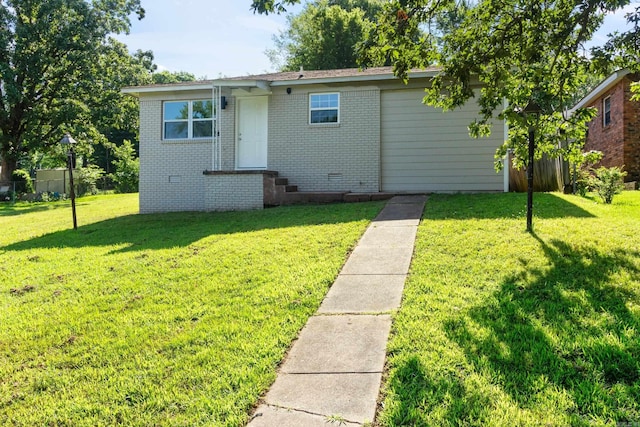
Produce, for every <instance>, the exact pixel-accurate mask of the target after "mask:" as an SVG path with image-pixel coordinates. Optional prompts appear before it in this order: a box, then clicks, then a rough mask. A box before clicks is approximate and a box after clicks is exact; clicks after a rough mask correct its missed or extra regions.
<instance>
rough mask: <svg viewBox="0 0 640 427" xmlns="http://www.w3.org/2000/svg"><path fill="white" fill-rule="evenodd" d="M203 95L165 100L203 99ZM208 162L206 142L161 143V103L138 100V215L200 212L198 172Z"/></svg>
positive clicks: (200, 177)
mask: <svg viewBox="0 0 640 427" xmlns="http://www.w3.org/2000/svg"><path fill="white" fill-rule="evenodd" d="M207 94H210V92H208V93H207V92H205V93H201V94H193V93H191V94H176V95H173V96H171V97H170V98H168V99H185V100H190V99H206V96H207ZM209 96H210V95H209ZM165 97H167V96H166V95H165ZM211 159H212V141H211V140H210V139H205V140H178V141H163V140H162V100H160V99H154V98H150V99H149V98H145V97H142V98H141V99H140V213H151V212H168V211H194V210H204V208H205V206H204V197H203V191H204V176H203V175H202V172H203V171H204V170H205V169H210V168H211V163H212V160H211Z"/></svg>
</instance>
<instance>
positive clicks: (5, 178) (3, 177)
mask: <svg viewBox="0 0 640 427" xmlns="http://www.w3.org/2000/svg"><path fill="white" fill-rule="evenodd" d="M17 166H18V162H17V161H16V160H11V159H5V158H2V163H0V169H1V171H0V183H6V184H8V183H9V182H11V181H12V180H13V179H12V178H11V175H12V174H13V171H14V170H16V167H17ZM6 184H5V185H6Z"/></svg>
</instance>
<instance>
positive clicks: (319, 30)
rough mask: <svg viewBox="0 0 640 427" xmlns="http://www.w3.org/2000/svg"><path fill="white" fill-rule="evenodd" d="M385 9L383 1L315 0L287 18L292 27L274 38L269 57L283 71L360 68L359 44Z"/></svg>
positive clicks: (289, 25)
mask: <svg viewBox="0 0 640 427" xmlns="http://www.w3.org/2000/svg"><path fill="white" fill-rule="evenodd" d="M381 10H382V2H381V1H380V0H315V1H313V2H311V3H308V4H307V5H306V6H305V8H304V9H303V10H302V12H301V13H300V14H298V15H289V16H288V17H287V20H288V28H287V29H286V30H284V31H282V32H280V34H279V35H278V36H276V37H274V43H275V48H274V49H271V50H268V51H267V55H268V56H269V57H270V59H271V62H272V64H273V65H274V66H275V67H276V68H278V69H280V70H282V71H294V70H298V69H300V68H301V67H302V68H305V69H309V70H328V69H338V68H353V67H357V52H356V45H357V44H358V43H359V42H361V41H362V40H364V39H365V38H366V36H367V33H368V32H369V31H370V30H371V29H372V28H373V25H374V24H373V22H374V20H375V16H376V14H377V13H378V12H379V11H381Z"/></svg>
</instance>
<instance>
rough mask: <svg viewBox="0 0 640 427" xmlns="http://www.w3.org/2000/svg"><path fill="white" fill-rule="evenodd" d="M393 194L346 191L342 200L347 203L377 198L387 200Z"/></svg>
mask: <svg viewBox="0 0 640 427" xmlns="http://www.w3.org/2000/svg"><path fill="white" fill-rule="evenodd" d="M393 196H394V194H393V193H347V194H345V196H344V201H345V202H347V203H356V202H375V201H377V200H389V199H390V198H392V197H393Z"/></svg>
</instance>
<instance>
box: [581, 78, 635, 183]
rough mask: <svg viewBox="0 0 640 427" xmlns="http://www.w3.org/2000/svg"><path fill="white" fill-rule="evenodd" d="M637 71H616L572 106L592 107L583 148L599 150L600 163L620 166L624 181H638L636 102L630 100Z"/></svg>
mask: <svg viewBox="0 0 640 427" xmlns="http://www.w3.org/2000/svg"><path fill="white" fill-rule="evenodd" d="M639 80H640V74H633V73H630V72H629V70H619V71H616V72H615V73H613V74H612V75H611V76H609V77H608V78H607V79H605V80H604V81H603V82H602V83H601V84H600V85H598V86H597V87H596V88H595V89H594V90H592V91H591V92H590V93H589V94H588V95H587V96H586V97H585V98H583V99H582V100H581V101H580V102H579V103H578V105H576V107H575V108H579V107H593V108H596V109H597V111H598V114H597V116H596V117H595V118H594V119H593V120H592V121H591V122H590V123H589V132H588V134H587V140H586V143H585V146H584V148H585V150H597V151H601V152H602V153H603V158H602V161H601V162H600V165H602V166H605V167H612V166H618V167H624V170H625V171H627V176H626V177H625V181H627V182H629V181H640V102H637V101H632V100H631V83H632V82H637V81H639Z"/></svg>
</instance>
